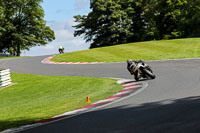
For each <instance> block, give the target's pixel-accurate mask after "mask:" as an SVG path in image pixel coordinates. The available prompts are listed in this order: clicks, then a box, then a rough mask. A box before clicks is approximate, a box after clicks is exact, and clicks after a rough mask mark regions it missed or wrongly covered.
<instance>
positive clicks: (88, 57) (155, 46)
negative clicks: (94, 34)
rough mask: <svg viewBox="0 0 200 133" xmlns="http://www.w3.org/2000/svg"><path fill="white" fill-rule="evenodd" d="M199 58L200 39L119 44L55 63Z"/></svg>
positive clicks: (63, 57)
mask: <svg viewBox="0 0 200 133" xmlns="http://www.w3.org/2000/svg"><path fill="white" fill-rule="evenodd" d="M197 57H200V38H187V39H174V40H162V41H148V42H138V43H129V44H121V45H116V46H111V47H103V48H95V49H90V50H84V51H78V52H72V53H67V54H61V55H57V56H56V57H54V58H53V59H52V61H55V62H124V61H126V60H127V59H128V58H131V59H134V60H138V59H143V60H165V59H177V58H197Z"/></svg>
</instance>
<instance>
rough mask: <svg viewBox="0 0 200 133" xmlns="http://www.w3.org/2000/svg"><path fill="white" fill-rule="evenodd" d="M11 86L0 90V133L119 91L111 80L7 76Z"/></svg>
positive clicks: (117, 86)
mask: <svg viewBox="0 0 200 133" xmlns="http://www.w3.org/2000/svg"><path fill="white" fill-rule="evenodd" d="M11 78H12V82H14V83H16V84H15V85H13V86H11V87H8V88H4V89H2V90H0V131H2V130H5V129H7V128H12V127H18V126H21V125H26V124H30V123H33V122H35V121H38V120H41V119H46V118H51V117H53V116H55V115H58V114H62V113H64V112H67V111H71V110H74V109H77V108H79V107H83V106H85V105H87V103H86V97H87V96H89V97H90V100H91V102H95V101H98V100H102V99H104V98H107V97H109V96H111V95H113V94H115V93H117V92H118V91H119V90H121V89H122V86H121V85H117V84H116V80H114V79H106V78H90V77H63V76H40V75H27V74H11Z"/></svg>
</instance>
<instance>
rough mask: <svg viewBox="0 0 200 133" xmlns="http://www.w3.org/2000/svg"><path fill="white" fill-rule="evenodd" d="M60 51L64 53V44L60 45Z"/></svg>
mask: <svg viewBox="0 0 200 133" xmlns="http://www.w3.org/2000/svg"><path fill="white" fill-rule="evenodd" d="M58 51H59V52H60V54H61V53H64V48H63V46H60V47H59V48H58Z"/></svg>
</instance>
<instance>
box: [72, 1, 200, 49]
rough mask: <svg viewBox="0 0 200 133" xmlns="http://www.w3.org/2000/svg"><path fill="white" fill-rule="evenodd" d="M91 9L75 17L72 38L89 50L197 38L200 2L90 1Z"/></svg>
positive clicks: (199, 32)
mask: <svg viewBox="0 0 200 133" xmlns="http://www.w3.org/2000/svg"><path fill="white" fill-rule="evenodd" d="M91 8H92V11H91V12H90V13H89V14H88V15H83V16H80V15H77V16H75V17H74V18H75V22H77V23H78V24H77V25H75V26H74V27H75V28H76V31H75V32H74V36H80V35H83V36H84V39H85V40H86V41H87V42H92V43H91V46H90V48H94V47H102V46H110V45H116V44H120V43H128V42H137V41H147V40H161V39H174V38H182V37H192V36H200V1H199V0H91Z"/></svg>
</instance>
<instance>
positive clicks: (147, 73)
mask: <svg viewBox="0 0 200 133" xmlns="http://www.w3.org/2000/svg"><path fill="white" fill-rule="evenodd" d="M143 72H144V73H145V75H146V76H148V77H150V78H151V79H155V78H156V75H154V74H153V71H152V70H151V69H150V70H148V69H143Z"/></svg>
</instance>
